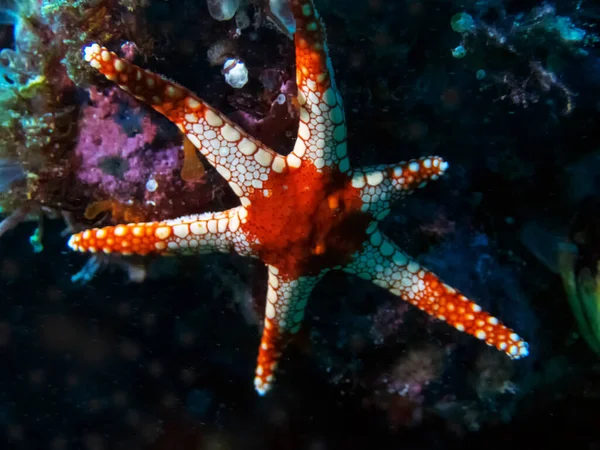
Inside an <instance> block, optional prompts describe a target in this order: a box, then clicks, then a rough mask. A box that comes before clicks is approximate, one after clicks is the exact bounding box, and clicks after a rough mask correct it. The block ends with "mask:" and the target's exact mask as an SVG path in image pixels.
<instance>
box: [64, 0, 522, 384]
mask: <svg viewBox="0 0 600 450" xmlns="http://www.w3.org/2000/svg"><path fill="white" fill-rule="evenodd" d="M290 4H291V8H292V11H293V14H294V17H295V19H296V32H295V46H296V64H297V78H296V81H297V84H298V102H299V104H300V123H299V126H298V138H297V140H296V144H295V146H294V149H293V151H292V152H291V153H290V154H288V155H287V156H283V155H279V154H277V153H276V152H274V151H273V150H271V149H270V148H268V147H266V146H265V145H263V144H262V143H261V142H259V141H257V140H256V139H254V138H253V137H252V136H250V135H248V134H247V133H246V132H245V131H244V130H242V129H241V128H240V127H239V126H237V125H236V124H234V123H233V122H231V121H230V120H229V119H227V117H225V116H224V115H223V114H221V113H220V112H219V111H217V110H215V109H214V108H212V107H211V106H209V105H207V104H206V103H205V102H203V101H202V100H201V99H200V98H198V97H197V96H196V95H195V94H193V93H192V92H190V91H189V90H188V89H186V88H184V87H182V86H180V85H177V84H175V83H173V82H171V81H168V80H166V79H164V78H162V77H160V76H158V75H155V74H153V73H150V72H147V71H145V70H143V69H141V68H139V67H137V66H135V65H133V64H131V63H129V62H128V61H126V60H124V59H122V58H119V57H118V56H117V55H116V54H114V53H112V52H110V51H108V50H107V49H106V48H103V47H101V46H100V45H98V44H92V45H90V46H88V47H86V48H85V50H84V54H85V60H86V61H88V62H89V63H90V65H91V66H92V67H94V68H95V69H97V70H99V71H100V72H101V73H102V74H104V76H105V77H106V78H108V79H109V80H112V81H114V82H115V83H117V84H118V85H119V86H120V87H121V88H122V89H124V90H126V91H128V92H130V93H131V94H132V95H134V96H135V97H136V98H138V99H139V100H142V101H144V102H147V103H148V104H150V105H151V106H152V107H153V108H154V109H155V110H156V111H158V112H160V113H161V114H164V115H165V116H166V117H167V118H169V119H170V120H171V121H172V122H173V123H174V124H176V125H177V126H178V127H179V129H180V130H181V131H182V132H183V133H185V135H186V136H187V137H188V139H189V140H190V141H191V142H192V143H193V144H194V145H195V146H196V147H197V148H198V150H199V151H200V152H201V153H202V154H203V155H204V156H205V157H206V159H207V160H208V161H209V162H210V163H211V164H212V165H213V166H214V167H215V168H216V169H217V171H218V172H219V173H220V174H221V175H222V176H223V177H224V178H225V179H226V180H227V181H228V182H229V186H230V187H231V189H232V190H233V192H235V193H236V194H237V196H238V197H239V199H240V205H239V206H237V207H235V208H232V209H229V210H226V211H220V212H211V213H205V214H199V215H192V216H187V217H181V218H179V219H174V220H164V221H162V222H151V223H135V224H127V225H118V226H114V227H105V228H100V229H92V230H86V231H84V232H81V233H78V234H76V235H73V236H72V237H71V239H70V241H69V246H70V247H71V248H72V249H74V250H77V251H81V252H92V253H94V252H105V253H111V252H116V253H121V254H124V255H129V254H134V253H135V254H141V255H145V254H149V253H159V254H167V253H168V254H202V253H208V252H231V251H234V252H236V253H238V254H240V255H244V256H249V257H253V258H259V259H261V260H262V261H263V262H264V263H265V264H266V266H267V269H268V272H269V278H268V279H269V286H268V293H267V303H266V312H265V320H264V330H263V335H262V340H261V343H260V348H259V355H258V363H257V366H256V377H255V379H254V384H255V387H256V390H257V391H258V393H259V394H261V395H262V394H264V393H266V392H267V391H268V390H269V389H270V387H271V386H272V383H273V377H274V372H275V369H276V367H277V364H278V361H279V358H280V355H281V353H282V352H283V350H284V348H285V347H286V344H287V343H288V341H289V339H290V337H291V336H292V335H294V333H296V332H297V331H298V329H299V328H300V325H301V323H302V320H303V318H304V310H305V308H306V303H307V301H308V299H309V297H310V294H311V291H312V289H313V287H314V286H315V285H316V284H317V283H318V282H319V280H320V279H321V278H322V277H323V275H325V274H326V273H327V272H329V271H331V270H343V271H345V272H347V273H351V274H355V275H357V276H359V277H361V278H364V279H366V280H370V281H372V282H373V283H374V284H376V285H377V286H380V287H382V288H383V289H387V290H388V291H390V292H391V293H393V294H395V295H397V296H399V297H400V298H402V299H403V300H405V301H407V302H409V303H411V304H413V305H414V306H416V307H417V308H419V309H421V310H423V311H425V312H426V313H428V314H430V315H431V316H434V317H436V318H437V319H440V320H444V321H446V322H448V323H449V324H450V325H452V326H453V327H455V328H456V329H457V330H459V331H464V332H466V333H469V334H471V335H473V336H475V337H477V338H478V339H481V340H483V341H484V342H486V343H487V344H488V345H490V346H494V347H496V348H497V349H499V350H501V351H504V352H505V353H506V354H507V355H508V356H509V357H511V358H515V359H517V358H521V357H524V356H526V355H527V354H528V345H527V343H526V342H525V341H523V339H521V338H520V337H519V336H518V335H517V334H516V333H515V332H514V331H513V330H511V329H509V328H507V327H506V326H505V325H503V324H502V323H501V322H500V321H499V320H498V319H497V318H495V317H493V316H491V315H490V314H488V313H486V312H484V311H482V309H481V307H480V306H479V305H477V304H476V303H474V302H472V301H471V300H469V299H468V298H467V297H465V296H464V295H462V294H461V293H460V292H458V291H457V290H455V289H453V288H451V287H450V286H448V285H446V284H444V283H443V282H442V281H440V280H439V279H438V277H437V276H435V275H434V274H433V273H431V272H429V271H428V270H427V269H425V268H423V267H421V266H420V265H419V264H418V263H417V262H416V261H414V260H413V259H411V258H410V257H409V256H408V255H407V254H406V253H404V252H403V251H402V250H401V249H400V248H398V246H397V245H396V244H394V242H392V241H391V240H389V239H388V238H387V237H385V236H384V235H383V234H382V233H381V231H379V226H378V224H379V222H380V221H381V220H383V219H384V218H385V217H386V216H387V215H388V214H389V212H390V205H391V203H392V202H394V201H396V200H398V199H399V198H401V197H402V196H404V195H406V194H408V193H410V192H411V191H412V190H414V189H415V188H418V187H422V186H423V185H425V184H426V182H427V181H428V180H435V179H437V178H438V177H439V176H440V175H442V174H443V173H444V171H445V170H446V168H447V167H448V164H447V163H446V162H444V161H443V160H442V159H441V158H439V157H433V156H432V157H427V158H420V159H417V160H412V161H408V162H402V163H399V164H396V165H381V166H374V167H363V168H360V169H353V168H351V166H350V161H349V160H348V156H347V154H346V125H345V115H344V108H343V105H342V98H341V96H340V93H339V91H338V90H337V89H336V85H335V81H334V79H333V70H332V68H331V62H330V59H329V55H328V50H327V43H326V40H325V28H324V25H323V23H322V22H321V19H320V18H319V16H318V14H317V11H316V10H315V7H314V4H313V1H312V0H290Z"/></svg>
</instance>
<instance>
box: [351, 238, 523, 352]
mask: <svg viewBox="0 0 600 450" xmlns="http://www.w3.org/2000/svg"><path fill="white" fill-rule="evenodd" d="M344 270H345V271H347V272H350V273H354V274H357V275H358V276H360V277H361V278H364V279H367V280H370V281H372V282H373V283H374V284H376V285H377V286H380V287H382V288H385V289H387V290H388V291H390V292H391V293H392V294H394V295H397V296H399V297H401V298H402V299H403V300H405V301H407V302H409V303H411V304H412V305H414V306H416V307H417V308H419V309H421V310H422V311H425V312H426V313H427V314H429V315H430V316H433V317H435V318H437V319H440V320H443V321H446V322H447V323H448V324H450V325H452V326H453V327H454V328H456V329H457V330H459V331H463V332H465V333H468V334H470V335H472V336H475V337H476V338H478V339H481V340H483V341H485V342H486V344H488V345H490V346H493V347H496V348H497V349H498V350H500V351H503V352H505V353H506V354H507V355H508V356H509V357H510V358H513V359H519V358H522V357H525V356H527V355H528V354H529V346H528V344H527V343H526V342H525V341H524V340H523V339H522V338H521V337H519V335H518V334H516V333H515V332H514V331H513V330H511V329H510V328H508V327H506V326H505V325H504V324H502V323H501V322H500V321H499V320H498V319H497V318H496V317H493V316H492V315H490V314H488V313H487V312H485V311H483V310H482V309H481V307H480V306H479V305H477V304H476V303H474V302H473V301H471V300H469V299H468V298H467V297H465V296H464V295H462V294H461V293H460V292H458V291H457V290H456V289H454V288H452V287H450V286H448V285H446V284H444V283H443V282H442V281H440V279H439V278H438V277H437V276H436V275H434V274H433V273H431V272H429V271H428V270H427V269H425V268H423V267H421V266H420V265H419V263H417V262H416V261H414V260H412V259H411V258H410V257H409V256H407V255H406V254H405V253H404V252H402V251H401V250H400V249H399V248H398V247H397V246H396V245H395V244H394V243H393V242H391V241H390V240H388V239H387V238H386V237H385V236H383V235H382V234H381V233H380V232H379V231H378V230H377V229H374V230H372V232H371V234H370V236H369V241H367V242H366V243H365V246H364V248H363V250H362V251H360V252H359V253H358V254H357V255H356V256H355V258H354V260H353V262H351V263H350V264H349V265H348V266H347V267H345V268H344Z"/></svg>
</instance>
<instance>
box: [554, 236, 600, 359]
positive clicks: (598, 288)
mask: <svg viewBox="0 0 600 450" xmlns="http://www.w3.org/2000/svg"><path fill="white" fill-rule="evenodd" d="M576 261H577V253H576V251H575V250H574V249H573V246H570V245H569V246H567V245H564V246H562V248H560V249H559V270H560V275H561V277H562V280H563V284H564V286H565V291H566V293H567V298H568V299H569V304H570V306H571V310H572V311H573V315H574V316H575V320H576V321H577V325H578V327H579V332H580V333H581V336H582V337H583V339H584V340H585V342H586V343H587V344H588V345H589V347H590V348H591V349H592V350H593V351H594V353H596V354H597V355H598V356H600V261H597V263H596V267H592V268H590V267H583V268H581V269H579V270H578V268H577V266H576Z"/></svg>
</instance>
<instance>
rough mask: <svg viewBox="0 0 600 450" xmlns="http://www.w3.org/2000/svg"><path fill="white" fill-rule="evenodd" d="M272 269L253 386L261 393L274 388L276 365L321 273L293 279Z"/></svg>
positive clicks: (294, 330) (296, 330) (300, 321)
mask: <svg viewBox="0 0 600 450" xmlns="http://www.w3.org/2000/svg"><path fill="white" fill-rule="evenodd" d="M268 269H269V286H268V289H267V304H266V310H265V325H264V328H263V335H262V339H261V341H260V347H259V350H258V362H257V364H256V375H255V378H254V387H255V388H256V391H257V392H258V393H259V394H260V395H264V394H266V393H267V392H268V391H269V389H271V386H272V383H273V378H274V373H275V369H276V368H277V364H278V362H279V357H280V356H281V353H282V352H283V350H284V349H285V347H286V346H287V344H288V343H289V340H290V338H291V337H292V336H293V335H294V334H295V333H297V332H298V330H299V329H300V324H301V323H302V320H303V319H304V309H305V308H306V302H307V301H308V297H309V296H310V293H311V292H312V290H313V287H314V286H315V284H317V282H318V281H319V279H320V277H318V276H314V277H313V276H311V277H300V278H298V279H296V280H290V279H288V278H287V277H284V276H281V275H280V274H279V270H278V269H277V268H275V267H273V266H268Z"/></svg>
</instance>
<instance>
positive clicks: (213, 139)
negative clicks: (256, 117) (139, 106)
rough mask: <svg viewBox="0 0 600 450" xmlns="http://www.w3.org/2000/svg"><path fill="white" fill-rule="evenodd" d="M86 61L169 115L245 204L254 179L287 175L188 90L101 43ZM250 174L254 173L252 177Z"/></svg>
mask: <svg viewBox="0 0 600 450" xmlns="http://www.w3.org/2000/svg"><path fill="white" fill-rule="evenodd" d="M84 58H85V60H86V61H87V62H88V63H89V64H90V65H91V66H92V67H94V68H95V69H97V70H98V71H99V72H100V73H102V74H103V75H104V76H105V77H106V78H108V79H109V80H111V81H114V82H115V83H117V85H118V86H119V87H120V88H121V89H123V90H125V91H127V92H129V93H131V94H132V95H134V96H135V97H136V98H137V99H138V100H142V101H144V102H146V103H148V104H149V105H150V106H152V108H154V109H155V110H156V111H158V112H159V113H161V114H163V115H164V116H166V117H167V118H168V119H169V120H170V121H171V122H173V123H174V124H175V125H177V127H178V128H179V129H180V130H181V132H182V133H184V134H185V135H186V136H187V138H188V139H189V140H190V142H192V144H194V146H195V147H196V148H197V149H198V150H200V152H201V153H202V154H203V155H204V156H205V157H206V159H207V160H208V162H209V163H210V164H212V165H213V166H214V167H215V169H217V171H218V172H219V173H220V174H221V175H222V176H223V177H224V178H225V179H226V180H227V181H228V183H229V186H231V188H232V189H233V191H234V192H235V193H236V195H237V196H238V197H240V200H241V202H242V205H244V206H246V205H247V204H248V203H249V199H248V194H249V193H251V192H253V190H254V187H253V186H252V182H251V180H252V179H256V180H258V179H259V178H260V177H261V176H262V177H263V178H265V179H266V177H267V176H268V174H269V173H270V172H271V170H273V171H276V172H283V170H284V169H285V168H286V166H287V163H286V159H285V158H284V157H283V156H281V155H278V154H277V153H275V152H274V151H273V150H271V149H270V148H268V147H266V146H264V145H263V144H262V143H261V142H259V141H257V140H256V139H254V138H253V137H251V136H250V135H248V134H247V133H246V132H245V131H244V130H242V129H241V128H240V127H239V126H237V125H236V124H234V123H233V122H231V121H230V120H229V119H228V118H227V117H225V116H224V115H223V114H221V113H220V112H219V111H217V110H216V109H214V108H212V107H211V106H209V105H208V104H207V103H205V102H204V101H202V100H201V99H200V98H198V97H197V96H196V95H195V94H194V93H193V92H191V91H190V90H189V89H186V88H185V87H183V86H180V85H178V84H175V83H173V82H172V81H169V80H166V79H164V78H162V77H161V76H159V75H156V74H154V73H152V72H149V71H147V70H144V69H142V68H140V67H138V66H136V65H134V64H131V63H130V62H129V61H127V60H125V59H123V58H119V56H117V55H116V54H115V53H113V52H110V51H108V50H107V49H106V48H104V47H101V46H100V45H98V44H91V45H89V46H87V47H86V48H85V49H84ZM248 174H254V175H253V176H252V177H250V176H249V175H248Z"/></svg>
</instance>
